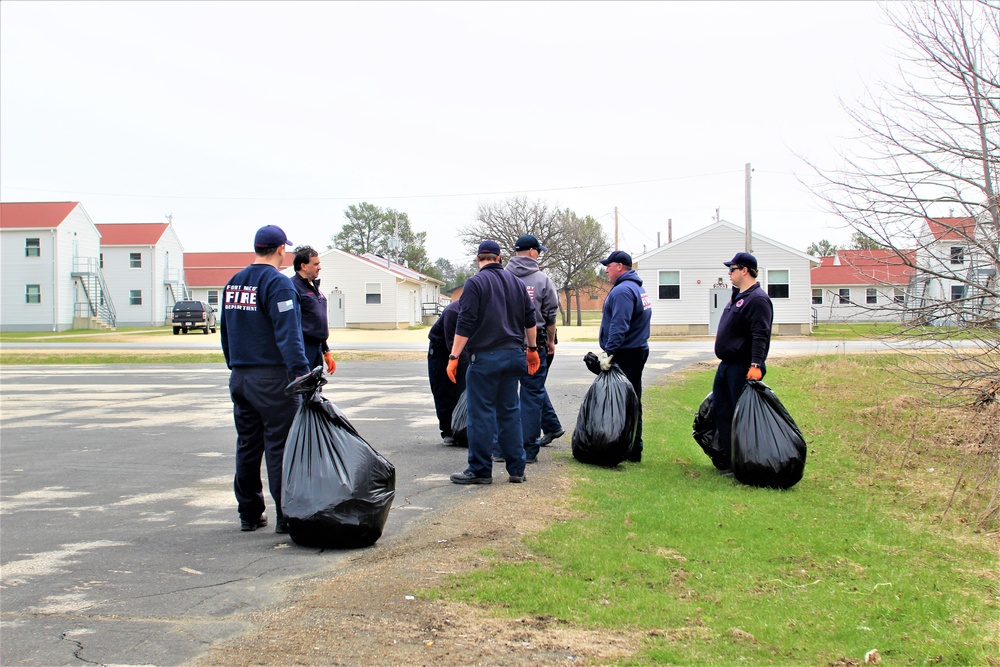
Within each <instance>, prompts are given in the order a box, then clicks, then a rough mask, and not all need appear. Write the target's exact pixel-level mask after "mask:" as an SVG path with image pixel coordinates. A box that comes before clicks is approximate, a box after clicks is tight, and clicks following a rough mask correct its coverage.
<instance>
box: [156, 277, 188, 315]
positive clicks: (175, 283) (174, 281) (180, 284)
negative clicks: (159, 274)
mask: <svg viewBox="0 0 1000 667" xmlns="http://www.w3.org/2000/svg"><path fill="white" fill-rule="evenodd" d="M163 284H164V285H166V286H167V289H169V290H170V298H171V300H172V301H173V303H171V304H169V305H168V308H170V307H172V306H173V304H174V303H177V302H178V301H191V290H190V289H188V286H187V283H186V282H184V276H183V273H182V272H181V271H180V270H177V269H175V270H172V271H170V270H168V271H165V272H164V276H163Z"/></svg>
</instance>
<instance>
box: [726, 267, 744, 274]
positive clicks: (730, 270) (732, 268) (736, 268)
mask: <svg viewBox="0 0 1000 667" xmlns="http://www.w3.org/2000/svg"><path fill="white" fill-rule="evenodd" d="M742 268H743V267H742V266H730V267H729V272H730V273H732V272H733V271H739V270H740V269H742Z"/></svg>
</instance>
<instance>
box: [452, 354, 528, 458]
mask: <svg viewBox="0 0 1000 667" xmlns="http://www.w3.org/2000/svg"><path fill="white" fill-rule="evenodd" d="M469 361H470V363H469V370H468V372H467V373H466V375H465V393H466V400H468V402H469V468H468V470H469V471H470V472H471V473H472V474H474V475H475V476H476V477H492V476H493V460H492V459H491V458H490V453H491V451H492V449H493V446H494V443H496V446H497V447H498V448H499V450H500V453H501V454H503V457H504V460H505V461H506V465H507V472H508V473H509V474H511V475H523V474H524V445H523V443H522V435H521V406H520V401H519V400H518V395H517V384H518V381H519V380H520V379H521V377H522V376H524V375H526V374H527V372H528V370H527V368H528V362H527V359H526V358H525V354H524V350H522V349H520V348H517V349H511V350H487V351H485V352H475V353H473V354H472V355H471V356H470V360H469Z"/></svg>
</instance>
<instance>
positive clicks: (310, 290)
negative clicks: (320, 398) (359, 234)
mask: <svg viewBox="0 0 1000 667" xmlns="http://www.w3.org/2000/svg"><path fill="white" fill-rule="evenodd" d="M292 268H293V269H294V270H295V274H294V275H293V276H292V284H293V285H295V289H296V291H297V292H298V293H299V306H300V308H301V310H302V342H303V345H304V346H305V349H306V359H308V360H309V367H310V368H316V367H317V366H322V365H325V366H326V372H327V373H330V374H331V375H332V374H333V372H334V371H336V370H337V362H336V361H334V360H333V353H332V352H330V346H329V345H327V342H326V340H327V339H328V338H329V337H330V324H329V320H328V319H327V308H326V295H325V294H323V292H321V291H320V289H319V272H320V269H321V266H320V262H319V253H318V252H316V250H315V249H314V248H312V246H307V245H303V246H299V247H298V248H296V249H295V258H294V259H293V260H292Z"/></svg>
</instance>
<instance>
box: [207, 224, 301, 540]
mask: <svg viewBox="0 0 1000 667" xmlns="http://www.w3.org/2000/svg"><path fill="white" fill-rule="evenodd" d="M286 245H291V243H290V242H289V241H288V238H287V237H286V236H285V232H283V231H282V230H281V228H280V227H277V226H275V225H267V226H265V227H261V228H260V229H259V230H257V234H256V236H255V237H254V254H255V258H254V262H253V264H251V265H250V266H248V267H246V268H245V269H243V270H242V271H240V272H239V273H237V274H236V275H234V276H233V277H232V278H230V279H229V282H228V283H227V284H226V289H225V292H224V294H223V300H222V317H221V318H220V320H219V321H220V328H219V332H220V337H221V339H222V353H223V355H224V356H225V358H226V366H228V367H229V369H230V370H231V371H232V373H231V374H230V376H229V394H230V397H231V398H232V400H233V420H234V421H235V423H236V475H235V478H234V480H233V490H234V491H235V493H236V503H237V510H238V512H239V515H240V530H243V531H252V530H257V529H258V528H262V527H263V526H266V525H267V515H266V514H265V513H264V510H265V505H264V494H263V484H262V483H261V478H260V464H261V459H262V458H263V459H264V460H265V462H266V464H267V481H268V487H269V488H270V491H271V498H273V499H274V506H275V512H276V525H275V532H277V533H287V532H288V528H287V526H286V524H285V521H284V517H283V516H282V513H281V465H282V457H283V456H284V452H285V439H286V438H287V436H288V430H289V428H291V425H292V420H293V419H294V418H295V412H296V410H297V409H298V406H299V400H300V399H299V396H298V395H294V396H289V395H286V394H285V387H286V386H287V385H288V383H289V382H291V381H292V380H294V379H296V378H298V377H301V376H303V375H305V374H307V373H308V372H309V362H308V361H307V360H306V355H305V351H304V348H303V344H302V324H301V321H302V316H301V312H300V309H299V297H298V294H297V293H296V290H295V287H294V286H293V285H292V281H291V280H290V279H289V278H288V277H287V276H285V275H283V274H282V273H281V272H280V270H279V269H280V267H281V264H282V262H283V260H284V259H285V246H286Z"/></svg>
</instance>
